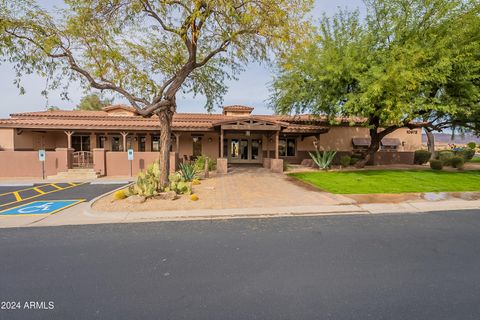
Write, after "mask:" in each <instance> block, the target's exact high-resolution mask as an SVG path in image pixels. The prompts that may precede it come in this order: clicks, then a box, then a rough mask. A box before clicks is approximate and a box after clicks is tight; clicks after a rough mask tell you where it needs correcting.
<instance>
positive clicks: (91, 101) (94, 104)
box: [76, 93, 112, 111]
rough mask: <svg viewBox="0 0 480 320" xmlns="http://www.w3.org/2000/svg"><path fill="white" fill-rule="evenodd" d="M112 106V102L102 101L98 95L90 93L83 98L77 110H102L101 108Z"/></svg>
mask: <svg viewBox="0 0 480 320" xmlns="http://www.w3.org/2000/svg"><path fill="white" fill-rule="evenodd" d="M110 104H112V100H109V99H102V98H101V97H100V96H99V95H98V94H95V93H92V94H89V95H86V96H84V97H83V98H82V99H81V100H80V104H79V105H78V106H77V108H76V109H77V110H84V111H89V110H102V108H103V107H106V106H108V105H110Z"/></svg>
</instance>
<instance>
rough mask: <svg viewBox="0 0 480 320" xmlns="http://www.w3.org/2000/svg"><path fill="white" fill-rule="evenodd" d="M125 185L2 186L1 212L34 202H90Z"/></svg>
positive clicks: (63, 183)
mask: <svg viewBox="0 0 480 320" xmlns="http://www.w3.org/2000/svg"><path fill="white" fill-rule="evenodd" d="M122 185H125V183H108V184H92V183H89V182H62V183H38V184H33V185H32V186H0V215H1V214H2V213H1V211H5V210H7V209H9V208H13V207H17V206H21V205H24V204H28V203H31V202H34V201H51V200H84V201H90V200H92V199H94V198H96V197H98V196H100V195H102V194H104V193H106V192H109V191H111V190H114V189H117V188H119V187H121V186H122Z"/></svg>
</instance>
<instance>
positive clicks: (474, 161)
mask: <svg viewBox="0 0 480 320" xmlns="http://www.w3.org/2000/svg"><path fill="white" fill-rule="evenodd" d="M468 162H473V163H480V157H475V158H472V160H470V161H468Z"/></svg>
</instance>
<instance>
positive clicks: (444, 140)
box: [422, 133, 480, 144]
mask: <svg viewBox="0 0 480 320" xmlns="http://www.w3.org/2000/svg"><path fill="white" fill-rule="evenodd" d="M433 135H434V136H435V143H440V144H448V143H450V144H467V143H469V142H472V141H473V142H476V143H477V144H478V143H480V137H477V136H474V135H470V134H468V135H467V134H466V135H464V136H462V135H460V134H455V136H454V138H453V140H452V134H450V133H434V134H433ZM422 143H427V136H426V135H425V134H422Z"/></svg>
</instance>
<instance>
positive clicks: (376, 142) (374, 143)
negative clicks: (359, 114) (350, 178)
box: [355, 128, 384, 168]
mask: <svg viewBox="0 0 480 320" xmlns="http://www.w3.org/2000/svg"><path fill="white" fill-rule="evenodd" d="M383 136H384V135H383V134H379V133H378V132H377V129H376V128H375V129H370V139H371V140H370V146H369V147H368V149H367V150H366V151H365V152H364V154H363V159H360V160H358V161H357V163H356V164H355V167H357V168H363V167H365V166H366V164H367V163H368V162H369V161H370V159H373V157H374V156H375V152H377V151H378V149H380V141H382V138H383Z"/></svg>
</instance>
